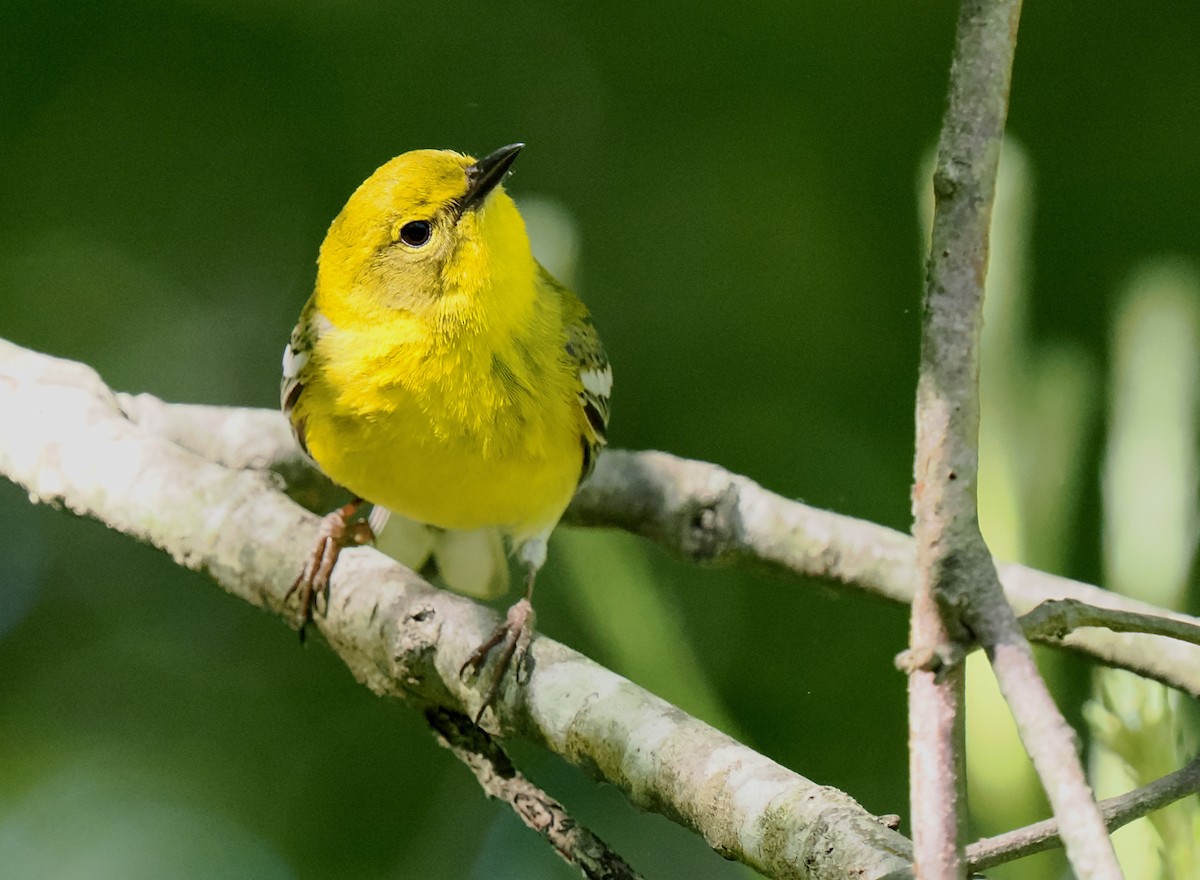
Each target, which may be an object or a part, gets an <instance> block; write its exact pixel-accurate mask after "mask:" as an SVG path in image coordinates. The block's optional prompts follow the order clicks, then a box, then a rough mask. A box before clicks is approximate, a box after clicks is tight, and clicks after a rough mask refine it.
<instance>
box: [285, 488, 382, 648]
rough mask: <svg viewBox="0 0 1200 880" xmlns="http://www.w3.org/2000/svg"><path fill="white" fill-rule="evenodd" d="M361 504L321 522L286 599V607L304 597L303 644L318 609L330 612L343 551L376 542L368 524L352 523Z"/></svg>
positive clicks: (350, 505)
mask: <svg viewBox="0 0 1200 880" xmlns="http://www.w3.org/2000/svg"><path fill="white" fill-rule="evenodd" d="M360 504H361V502H351V503H350V504H347V505H345V506H344V507H340V508H338V509H337V510H335V511H334V512H333V513H330V514H328V515H327V516H325V517H324V518H323V519H322V520H321V526H320V528H319V529H318V530H317V540H316V542H315V543H314V544H313V549H312V553H310V554H309V557H308V561H307V562H305V564H304V569H303V570H302V571H301V572H300V575H299V577H297V578H296V580H295V581H293V582H292V585H291V587H289V588H288V591H287V592H286V593H285V594H284V596H283V601H284V603H285V604H286V603H287V602H288V601H289V600H290V599H291V598H292V595H293V594H296V595H298V596H299V597H300V598H299V603H300V615H299V630H300V641H301V642H303V641H304V630H305V627H307V626H308V624H310V623H312V619H313V611H314V609H315V610H318V611H320V612H321V613H322V614H324V613H325V612H326V611H327V610H328V608H329V578H330V575H332V574H333V566H334V564H335V563H336V562H337V560H338V556H339V555H340V554H341V552H342V550H343V548H345V547H357V546H360V545H362V544H370V543H372V542H373V541H374V540H375V533H374V532H372V531H371V526H370V525H368V524H367V522H366V521H365V520H355V521H353V522H352V521H351V520H350V517H352V516H354V514H355V512H356V511H357V510H358V507H359V505H360ZM319 600H324V605H325V607H324V608H318V604H319Z"/></svg>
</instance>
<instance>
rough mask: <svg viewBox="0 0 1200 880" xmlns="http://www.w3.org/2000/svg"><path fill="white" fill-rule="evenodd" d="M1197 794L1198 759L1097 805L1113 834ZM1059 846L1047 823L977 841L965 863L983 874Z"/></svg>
mask: <svg viewBox="0 0 1200 880" xmlns="http://www.w3.org/2000/svg"><path fill="white" fill-rule="evenodd" d="M1196 792H1200V757H1198V758H1196V759H1194V760H1193V761H1192V762H1191V763H1189V764H1188V765H1187V766H1186V767H1182V768H1180V769H1179V770H1176V771H1175V772H1174V773H1171V774H1168V775H1167V776H1164V777H1163V778H1162V779H1156V780H1154V781H1153V782H1151V783H1150V784H1149V785H1143V786H1142V787H1141V788H1137V789H1134V790H1133V791H1129V792H1126V793H1125V794H1121V795H1117V796H1116V797H1111V798H1108V799H1106V800H1103V801H1100V803H1099V807H1100V812H1101V814H1102V815H1103V816H1104V821H1105V823H1106V824H1107V825H1108V830H1109V831H1116V830H1117V829H1118V828H1120V827H1121V826H1123V825H1128V824H1129V823H1130V822H1132V821H1133V820H1134V819H1140V818H1141V817H1142V816H1145V815H1147V814H1148V813H1153V812H1154V811H1155V810H1161V809H1162V808H1163V807H1165V806H1167V805H1168V804H1172V803H1174V802H1175V801H1178V800H1182V799H1183V798H1185V797H1189V796H1191V795H1193V794H1195V793H1196ZM1059 846H1062V840H1061V839H1060V838H1059V835H1058V822H1057V821H1056V820H1054V819H1047V820H1045V821H1044V822H1037V823H1035V824H1033V825H1027V826H1026V827H1024V828H1018V829H1016V830H1015V831H1009V832H1006V833H1004V834H999V835H997V836H996V837H987V838H984V839H983V840H979V841H976V842H975V843H973V844H971V845H970V846H968V847H967V862H968V863H969V864H970V867H971V870H972V871H985V870H987V869H988V868H991V867H993V866H995V865H1001V864H1004V863H1005V862H1011V861H1014V860H1016V859H1019V858H1022V857H1024V856H1031V855H1033V854H1034V853H1039V852H1043V851H1044V850H1048V849H1054V848H1055V847H1059Z"/></svg>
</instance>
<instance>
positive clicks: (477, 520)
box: [281, 144, 612, 721]
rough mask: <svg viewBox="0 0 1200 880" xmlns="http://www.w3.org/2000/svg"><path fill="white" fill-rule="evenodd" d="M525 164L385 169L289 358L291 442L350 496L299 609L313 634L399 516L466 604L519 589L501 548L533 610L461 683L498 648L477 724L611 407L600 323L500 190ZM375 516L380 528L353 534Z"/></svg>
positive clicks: (328, 241) (331, 255) (405, 555)
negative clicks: (510, 581)
mask: <svg viewBox="0 0 1200 880" xmlns="http://www.w3.org/2000/svg"><path fill="white" fill-rule="evenodd" d="M523 146H524V145H523V144H512V145H511V146H507V147H503V148H501V149H499V150H497V151H496V152H494V153H492V154H491V155H490V156H487V157H486V158H484V159H479V160H476V159H474V158H472V157H470V156H464V155H462V154H460V153H456V152H451V151H448V150H415V151H413V152H410V153H404V154H403V155H401V156H397V157H396V158H395V159H392V160H391V161H390V162H388V163H387V164H385V165H383V166H382V167H381V168H379V169H378V170H376V171H375V173H374V174H372V175H371V176H370V177H369V178H367V180H366V181H365V182H364V183H363V184H362V185H361V186H360V187H359V188H358V189H357V190H356V191H355V192H354V194H353V195H352V196H351V197H350V200H349V201H348V202H347V203H346V206H345V207H344V208H343V209H342V211H341V213H340V214H338V216H337V217H336V218H335V219H334V221H333V224H332V225H331V226H330V228H329V232H328V234H327V235H326V236H325V241H324V243H323V244H322V245H321V252H320V257H319V259H318V261H317V283H316V288H315V290H314V292H313V295H312V297H311V298H310V299H309V301H308V303H307V304H306V305H305V307H304V309H303V311H302V312H301V315H300V322H299V323H298V324H297V325H296V328H295V330H294V331H293V332H292V336H291V340H290V342H289V343H288V345H287V347H286V348H285V349H284V356H283V383H282V387H281V400H282V405H283V410H284V412H285V413H286V414H287V416H288V418H289V420H290V421H291V425H292V430H293V432H294V433H295V436H296V440H297V441H298V442H299V444H300V446H301V448H303V449H304V451H305V452H306V453H307V454H308V455H309V456H310V457H311V458H312V459H313V461H314V462H316V464H317V466H318V467H319V468H320V469H321V470H322V471H323V472H324V473H325V474H326V475H327V476H328V477H329V478H330V479H331V480H333V481H334V482H335V483H337V484H339V485H340V486H343V487H345V488H346V489H347V490H348V491H349V492H350V493H352V494H353V495H354V496H355V497H354V500H353V501H351V502H350V503H349V504H347V505H346V506H345V507H343V508H341V509H340V510H338V511H335V512H333V513H331V514H329V516H327V517H326V518H325V519H324V521H323V523H322V527H321V530H320V533H319V535H318V539H317V543H316V546H315V547H314V550H313V554H312V557H311V559H310V560H309V562H308V564H307V565H306V566H305V568H304V571H303V572H302V573H301V574H300V576H299V577H298V578H297V580H296V583H295V584H294V585H293V586H292V590H291V591H290V592H289V594H288V595H289V597H290V596H291V594H292V593H293V592H296V593H298V594H299V597H300V604H301V611H302V617H301V624H300V625H301V636H303V633H304V625H305V624H306V623H307V622H309V621H310V620H311V619H312V611H313V605H314V602H315V598H316V597H317V596H318V595H323V594H324V593H325V591H326V590H327V588H328V583H329V575H330V572H331V571H332V569H333V565H334V563H335V562H336V560H337V555H338V552H339V551H340V549H341V548H343V547H345V546H349V545H352V544H360V543H365V542H367V541H370V540H372V539H373V538H374V533H375V532H378V531H379V530H380V528H381V527H382V524H383V523H385V522H388V519H387V517H388V513H387V512H388V511H390V512H391V514H392V516H391V523H390V524H389V526H388V531H389V532H391V531H393V530H395V531H397V532H399V533H400V534H401V535H402V536H403V540H402V541H401V545H402V546H400V547H398V548H396V549H397V551H398V552H394V555H397V557H398V558H400V559H401V561H403V562H405V563H406V564H407V565H409V566H410V567H411V568H414V569H420V568H421V566H422V565H424V564H426V562H427V561H428V560H429V559H430V558H431V557H432V558H433V560H434V561H435V562H436V564H437V567H438V570H439V572H440V574H441V576H442V578H443V580H445V581H446V582H447V584H448V585H449V586H451V587H454V588H456V589H460V590H463V591H465V592H471V593H475V594H486V593H489V592H495V591H497V590H501V589H503V588H504V587H506V586H507V578H508V568H507V563H506V560H505V558H504V551H503V546H502V538H507V539H508V541H509V542H510V544H511V547H512V550H513V552H514V553H515V555H516V557H517V558H518V560H519V562H520V564H521V566H522V567H523V569H524V572H525V595H524V597H523V598H522V599H521V600H520V601H518V602H517V603H516V604H515V605H513V606H512V607H511V608H510V609H509V611H508V614H507V617H506V620H505V622H504V623H503V624H501V625H500V626H499V627H498V628H497V629H496V631H495V632H494V633H493V634H492V636H491V637H490V638H489V639H487V640H486V641H485V642H484V643H483V644H482V645H480V646H479V648H478V650H477V651H476V652H475V653H474V654H473V655H472V656H471V657H470V658H469V659H468V660H467V662H466V663H465V664H464V665H463V668H462V671H463V672H465V671H466V670H467V669H471V670H472V671H474V672H478V671H479V670H480V669H481V668H482V667H483V665H484V663H485V661H486V659H487V656H488V654H489V653H490V652H491V651H492V649H494V648H495V647H497V646H498V645H499V646H501V651H500V653H499V655H498V658H497V666H496V670H495V672H494V674H493V678H492V681H491V683H490V685H489V687H488V689H487V691H486V692H485V695H484V699H483V703H482V705H481V706H480V708H479V711H478V713H477V715H476V721H478V720H479V717H480V716H481V715H482V714H483V711H484V710H485V709H486V708H487V706H488V705H489V704H490V703H491V702H492V701H493V700H494V699H495V697H496V694H497V693H498V691H499V686H500V682H501V680H502V678H503V675H504V673H505V671H506V669H507V668H508V667H509V665H510V664H511V663H512V662H513V661H514V660H515V661H516V663H517V668H518V670H520V668H521V661H522V659H523V657H524V655H525V651H526V649H527V648H528V645H529V641H530V639H531V637H532V627H533V606H532V605H531V602H530V600H531V596H532V592H533V583H534V579H535V577H536V575H537V572H538V569H540V568H541V567H542V564H543V563H544V562H545V560H546V544H547V540H548V539H549V537H550V533H551V532H552V531H553V530H554V527H555V525H556V524H557V523H558V521H559V519H560V518H561V516H562V514H563V511H564V510H565V509H566V507H567V505H568V504H569V503H570V501H571V498H572V496H573V495H574V494H575V491H576V489H577V487H578V486H579V484H580V483H581V482H582V481H583V480H584V479H586V478H587V476H588V474H590V473H591V470H592V468H593V467H594V466H595V463H596V457H597V455H598V454H599V452H600V449H601V448H602V447H603V446H604V444H605V432H606V429H607V425H608V415H609V392H610V391H611V389H612V372H611V369H610V367H609V364H608V359H607V357H606V356H605V354H604V349H603V347H602V346H601V344H600V338H599V336H598V335H597V333H596V328H595V326H594V325H593V323H592V319H591V317H590V315H589V314H588V311H587V309H586V308H585V307H584V305H583V303H581V302H580V301H579V299H578V298H577V297H576V296H575V294H573V293H572V292H571V291H570V290H568V289H567V288H565V287H564V286H563V285H561V284H560V283H559V282H557V281H556V280H555V279H554V278H553V277H551V276H550V274H549V273H548V272H547V271H546V270H545V269H544V268H542V266H541V265H539V264H538V262H537V261H536V260H535V259H534V257H533V254H532V252H531V250H530V246H529V237H528V235H527V234H526V231H525V224H524V221H523V220H522V219H521V215H520V213H519V212H518V211H517V206H516V205H515V204H514V203H513V200H512V199H511V198H510V197H509V196H508V194H507V193H506V192H505V191H504V187H503V186H502V185H501V181H502V180H503V179H504V177H505V175H506V174H507V173H508V170H509V168H510V166H511V165H512V163H513V161H514V160H515V159H516V157H517V154H518V153H519V152H520V151H521V149H522V147H523ZM364 501H367V502H370V503H371V504H372V505H375V508H374V510H373V511H372V513H371V519H370V522H369V523H368V522H364V521H362V520H357V521H356V520H352V517H354V516H355V514H356V513H357V511H358V508H359V507H360V505H361V504H362V503H363V502H364ZM400 518H402V519H400ZM398 520H399V521H398ZM372 526H374V528H372ZM389 552H392V551H389Z"/></svg>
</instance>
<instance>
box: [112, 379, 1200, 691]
mask: <svg viewBox="0 0 1200 880" xmlns="http://www.w3.org/2000/svg"><path fill="white" fill-rule="evenodd" d="M117 398H118V400H119V401H120V405H121V409H122V411H123V412H124V413H125V414H126V415H127V416H129V418H130V419H132V420H133V421H134V422H136V423H137V424H138V425H139V427H141V428H143V429H144V430H146V431H148V432H151V433H153V434H155V435H158V436H160V437H163V438H165V439H168V440H170V441H172V442H173V443H176V444H178V445H180V446H182V447H183V448H185V449H189V450H191V451H193V452H195V453H197V454H198V455H200V456H202V457H204V458H206V459H208V460H210V461H214V462H217V463H218V464H223V465H225V466H226V467H230V468H234V469H251V470H273V471H275V472H277V473H279V474H282V475H283V478H284V481H285V483H286V485H287V491H288V494H289V495H291V497H292V498H293V499H295V500H297V501H300V502H301V503H302V504H303V505H304V506H305V507H307V508H309V509H310V510H328V509H330V508H331V507H333V506H334V502H335V501H339V499H342V498H343V496H339V495H337V494H336V493H335V492H334V490H333V488H332V487H331V485H330V484H329V482H328V481H327V480H326V479H325V477H324V476H322V475H321V474H320V473H319V472H317V471H316V470H315V469H313V468H312V466H311V465H310V464H309V463H308V461H307V460H306V459H305V458H304V457H303V456H302V455H301V454H300V451H299V450H298V449H297V448H296V445H295V442H294V441H293V440H292V435H291V431H290V430H289V429H288V427H287V423H286V422H285V420H284V418H283V416H281V415H280V414H279V412H278V410H265V409H240V408H236V407H226V406H203V405H196V404H186V403H164V402H163V401H161V400H159V399H158V398H156V397H153V396H151V395H149V394H138V395H127V394H118V395H117ZM566 522H568V523H570V524H573V525H576V526H594V527H607V528H619V529H624V530H625V531H628V532H632V533H633V534H637V535H641V536H643V537H645V538H648V539H650V540H652V541H655V542H656V543H658V544H659V545H661V546H662V547H664V548H666V549H668V550H670V551H672V552H674V553H677V554H679V555H680V556H683V557H685V558H687V559H690V560H692V561H693V562H699V563H707V564H713V565H720V566H738V567H744V568H752V569H755V570H758V571H762V572H765V573H768V574H774V575H777V576H782V577H787V578H823V579H827V580H831V581H834V582H835V583H838V584H840V585H841V586H843V587H845V588H847V589H850V590H856V591H859V592H862V593H866V594H868V595H871V596H876V597H878V598H883V599H887V600H889V601H892V602H901V603H909V602H911V601H912V597H913V593H914V591H915V585H916V581H917V563H916V548H915V545H914V542H913V539H912V538H911V537H910V536H908V535H905V534H903V533H902V532H898V531H896V530H894V529H889V528H887V527H886V526H881V525H876V524H875V523H871V522H866V521H864V520H860V519H854V518H853V517H849V516H845V515H843V514H839V513H832V512H830V511H827V510H819V509H817V508H815V507H809V506H808V505H806V504H801V503H800V502H798V501H792V500H790V499H788V498H784V497H782V496H781V495H777V494H775V493H774V492H771V491H769V490H767V489H764V488H763V487H762V486H760V485H758V484H757V483H755V482H754V481H753V480H750V479H747V478H746V477H743V476H739V475H738V474H734V473H730V472H729V471H727V470H725V469H724V468H722V467H720V466H718V465H715V464H710V463H708V462H703V461H692V460H689V459H686V458H679V457H677V456H674V455H670V454H668V453H666V452H650V451H644V452H629V451H626V450H621V449H615V450H614V449H610V450H607V451H606V452H605V453H604V455H603V456H601V457H600V461H599V463H598V465H597V467H596V472H595V474H593V475H592V478H591V480H589V481H588V483H587V484H586V485H585V486H584V487H583V489H582V491H581V492H580V493H579V495H577V496H576V498H575V501H574V502H573V503H572V505H571V508H570V510H568V511H567V519H566ZM999 573H1000V580H1001V582H1002V583H1003V585H1004V592H1005V595H1006V596H1007V597H1008V601H1009V604H1011V605H1012V606H1013V608H1014V610H1015V611H1016V612H1017V613H1019V614H1020V613H1025V612H1027V611H1029V610H1030V609H1032V608H1034V607H1035V606H1037V605H1039V604H1041V603H1042V602H1045V601H1047V600H1050V599H1076V600H1078V601H1080V602H1084V603H1087V604H1088V605H1094V606H1096V607H1099V608H1111V609H1114V610H1117V611H1128V612H1130V613H1135V614H1144V615H1147V616H1154V617H1156V618H1162V619H1164V620H1175V621H1178V622H1180V623H1181V624H1184V625H1190V626H1200V619H1197V618H1195V617H1189V616H1188V615H1186V614H1181V613H1179V612H1176V611H1169V610H1167V609H1164V608H1159V607H1157V606H1154V605H1150V604H1149V603H1146V602H1141V601H1138V600H1136V599H1130V598H1128V597H1125V596H1122V595H1121V594H1119V593H1113V592H1110V591H1108V590H1105V589H1102V588H1100V587H1096V586H1093V585H1091V584H1085V583H1081V582H1080V581H1074V580H1071V579H1069V578H1064V577H1059V576H1058V575H1053V574H1047V573H1046V572H1043V571H1038V570H1036V569H1032V568H1027V567H1026V566H1023V565H1017V564H1014V563H1001V564H1000V566H999ZM1031 638H1033V640H1034V641H1039V642H1043V643H1045V644H1048V645H1052V646H1058V647H1066V648H1069V649H1070V650H1073V651H1076V652H1078V653H1080V654H1082V655H1084V656H1086V657H1089V658H1091V659H1093V660H1097V661H1099V662H1101V663H1106V664H1108V665H1110V666H1114V667H1118V668H1120V669H1127V670H1129V671H1131V672H1136V673H1138V674H1139V675H1144V676H1146V677H1148V678H1153V679H1155V680H1156V681H1160V682H1162V683H1163V684H1166V685H1170V686H1171V687H1175V688H1178V689H1180V690H1182V691H1185V692H1186V693H1189V694H1191V695H1192V696H1194V697H1200V647H1196V646H1193V645H1188V644H1184V643H1182V642H1174V641H1170V640H1168V639H1165V638H1160V637H1158V636H1154V635H1142V634H1138V633H1128V634H1126V633H1115V632H1104V631H1098V630H1087V629H1085V630H1081V631H1077V632H1072V633H1070V634H1069V635H1067V636H1065V637H1064V638H1063V639H1061V640H1059V639H1057V638H1054V637H1052V636H1050V635H1039V634H1033V635H1032V636H1031Z"/></svg>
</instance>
